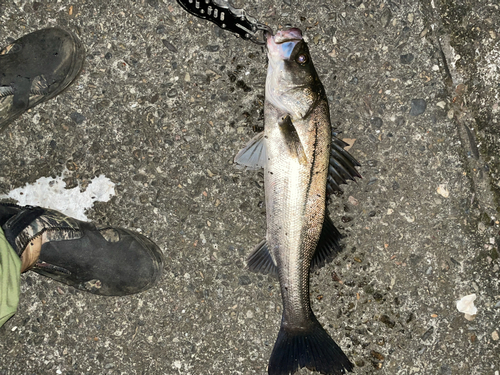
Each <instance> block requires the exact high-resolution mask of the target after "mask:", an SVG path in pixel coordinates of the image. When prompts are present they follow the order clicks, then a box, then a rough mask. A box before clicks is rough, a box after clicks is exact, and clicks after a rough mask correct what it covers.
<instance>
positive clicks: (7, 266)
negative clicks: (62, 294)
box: [0, 227, 21, 327]
mask: <svg viewBox="0 0 500 375" xmlns="http://www.w3.org/2000/svg"><path fill="white" fill-rule="evenodd" d="M20 279H21V260H20V259H19V256H18V255H17V254H16V253H15V251H14V250H13V249H12V247H11V246H10V244H9V243H8V242H7V240H6V239H5V235H4V233H3V230H2V228H1V227H0V327H1V326H2V325H3V324H4V323H5V322H6V321H7V320H9V318H10V317H11V316H12V315H14V314H15V313H16V311H17V305H18V303H19V293H20V289H19V281H20Z"/></svg>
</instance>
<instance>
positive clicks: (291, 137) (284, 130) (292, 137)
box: [279, 115, 307, 165]
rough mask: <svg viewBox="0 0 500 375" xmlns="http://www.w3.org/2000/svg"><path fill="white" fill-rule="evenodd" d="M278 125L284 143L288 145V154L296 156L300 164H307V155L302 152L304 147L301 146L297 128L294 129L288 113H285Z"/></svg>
mask: <svg viewBox="0 0 500 375" xmlns="http://www.w3.org/2000/svg"><path fill="white" fill-rule="evenodd" d="M279 127H280V130H281V134H283V137H284V138H285V143H286V145H287V146H288V151H290V155H291V156H292V157H294V158H296V159H297V160H298V161H299V163H300V164H304V165H305V164H307V156H306V153H305V152H304V147H303V146H302V142H300V138H299V135H298V133H297V130H296V129H295V126H294V125H293V122H292V119H291V118H290V116H289V115H286V116H285V117H283V118H282V119H281V121H280V122H279Z"/></svg>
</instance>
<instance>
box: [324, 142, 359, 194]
mask: <svg viewBox="0 0 500 375" xmlns="http://www.w3.org/2000/svg"><path fill="white" fill-rule="evenodd" d="M346 146H348V144H347V143H345V142H344V141H342V140H340V139H338V138H337V137H335V136H334V137H333V138H332V146H331V151H330V165H329V167H328V183H327V186H326V188H327V191H328V193H329V194H332V193H342V189H341V188H340V186H339V185H341V184H346V183H347V180H352V181H355V179H354V178H355V177H359V178H361V175H360V174H359V172H358V171H357V170H356V168H355V167H359V166H360V165H361V164H359V162H358V161H357V160H356V159H354V157H353V156H352V155H351V154H349V153H348V152H347V151H346V150H344V147H346Z"/></svg>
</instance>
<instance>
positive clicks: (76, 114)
mask: <svg viewBox="0 0 500 375" xmlns="http://www.w3.org/2000/svg"><path fill="white" fill-rule="evenodd" d="M69 117H71V119H72V120H73V121H74V122H75V123H76V124H78V125H80V124H82V123H83V122H84V121H85V116H84V115H82V114H81V113H79V112H73V113H71V114H70V115H69Z"/></svg>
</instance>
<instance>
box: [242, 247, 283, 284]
mask: <svg viewBox="0 0 500 375" xmlns="http://www.w3.org/2000/svg"><path fill="white" fill-rule="evenodd" d="M247 268H248V269H249V270H250V271H252V272H256V273H262V274H264V275H267V274H269V275H271V276H273V277H276V278H277V277H278V267H277V266H276V263H275V262H274V260H273V257H272V256H271V253H270V252H269V249H268V247H267V242H266V240H262V241H261V242H260V243H259V244H258V245H257V246H256V247H255V249H254V251H253V252H252V254H250V256H249V257H248V259H247Z"/></svg>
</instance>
